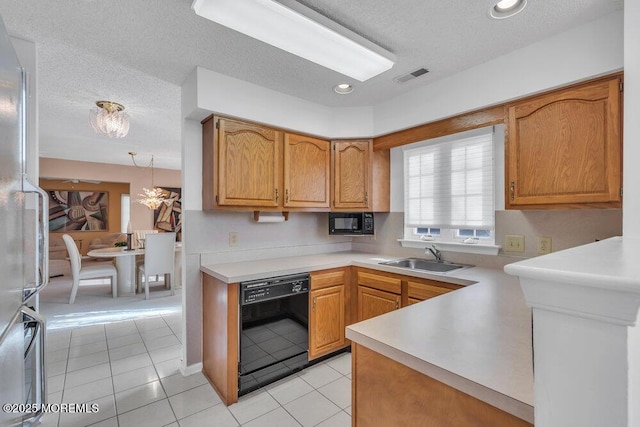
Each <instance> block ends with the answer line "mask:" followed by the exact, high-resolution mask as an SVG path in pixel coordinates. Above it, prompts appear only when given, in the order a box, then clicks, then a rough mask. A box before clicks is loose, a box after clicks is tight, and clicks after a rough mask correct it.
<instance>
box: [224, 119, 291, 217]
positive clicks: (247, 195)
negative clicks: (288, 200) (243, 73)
mask: <svg viewBox="0 0 640 427" xmlns="http://www.w3.org/2000/svg"><path fill="white" fill-rule="evenodd" d="M217 123H218V125H217V126H218V156H219V159H218V165H217V166H218V174H217V175H218V176H217V178H218V204H220V205H222V206H257V207H260V206H268V207H276V206H278V203H279V197H280V194H278V193H279V184H280V173H279V170H280V169H281V152H280V150H281V147H282V133H281V132H278V131H276V130H274V129H269V128H266V127H262V126H258V125H253V124H249V123H243V122H238V121H235V120H227V119H220V120H218V122H217ZM214 145H215V144H214Z"/></svg>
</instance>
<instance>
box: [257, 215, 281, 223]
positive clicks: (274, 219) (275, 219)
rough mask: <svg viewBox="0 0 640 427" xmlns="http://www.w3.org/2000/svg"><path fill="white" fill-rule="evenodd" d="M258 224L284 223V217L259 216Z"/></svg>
mask: <svg viewBox="0 0 640 427" xmlns="http://www.w3.org/2000/svg"><path fill="white" fill-rule="evenodd" d="M257 222H284V216H282V215H278V216H262V215H261V216H259V217H258V221H257Z"/></svg>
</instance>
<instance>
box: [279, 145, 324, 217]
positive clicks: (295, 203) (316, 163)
mask: <svg viewBox="0 0 640 427" xmlns="http://www.w3.org/2000/svg"><path fill="white" fill-rule="evenodd" d="M330 163H331V144H330V142H329V141H324V140H321V139H315V138H309V137H306V136H300V135H293V134H285V137H284V206H285V207H303V208H305V207H309V208H311V207H313V208H328V207H329V170H330Z"/></svg>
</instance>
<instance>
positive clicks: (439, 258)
mask: <svg viewBox="0 0 640 427" xmlns="http://www.w3.org/2000/svg"><path fill="white" fill-rule="evenodd" d="M427 250H428V251H429V252H431V254H433V256H434V257H435V258H436V261H437V262H442V252H440V251H439V250H438V248H436V245H431V247H430V248H427ZM426 253H427V252H426V251H425V254H426Z"/></svg>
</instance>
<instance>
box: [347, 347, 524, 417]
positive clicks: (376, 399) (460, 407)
mask: <svg viewBox="0 0 640 427" xmlns="http://www.w3.org/2000/svg"><path fill="white" fill-rule="evenodd" d="M351 357H352V360H353V372H352V374H351V375H352V383H353V386H352V397H353V402H352V415H351V416H352V418H353V425H357V426H358V427H374V426H375V427H377V426H421V427H486V426H500V427H532V424H531V423H528V422H527V421H524V420H522V419H520V418H517V417H515V416H513V415H511V414H509V413H507V412H504V411H502V410H500V409H498V408H496V407H494V406H491V405H489V404H488V403H485V402H483V401H481V400H479V399H476V398H475V397H472V396H470V395H468V394H465V393H463V392H461V391H459V390H457V389H455V388H453V387H451V386H448V385H446V384H444V383H441V382H439V381H437V380H435V379H433V378H431V377H429V376H427V375H424V374H422V373H421V372H418V371H415V370H413V369H411V368H409V367H407V366H405V365H403V364H400V363H398V362H396V361H395V360H392V359H389V358H388V357H386V356H383V355H381V354H379V353H376V352H375V351H373V350H370V349H368V348H367V347H364V346H362V345H358V344H355V345H353V346H352V356H351Z"/></svg>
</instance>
